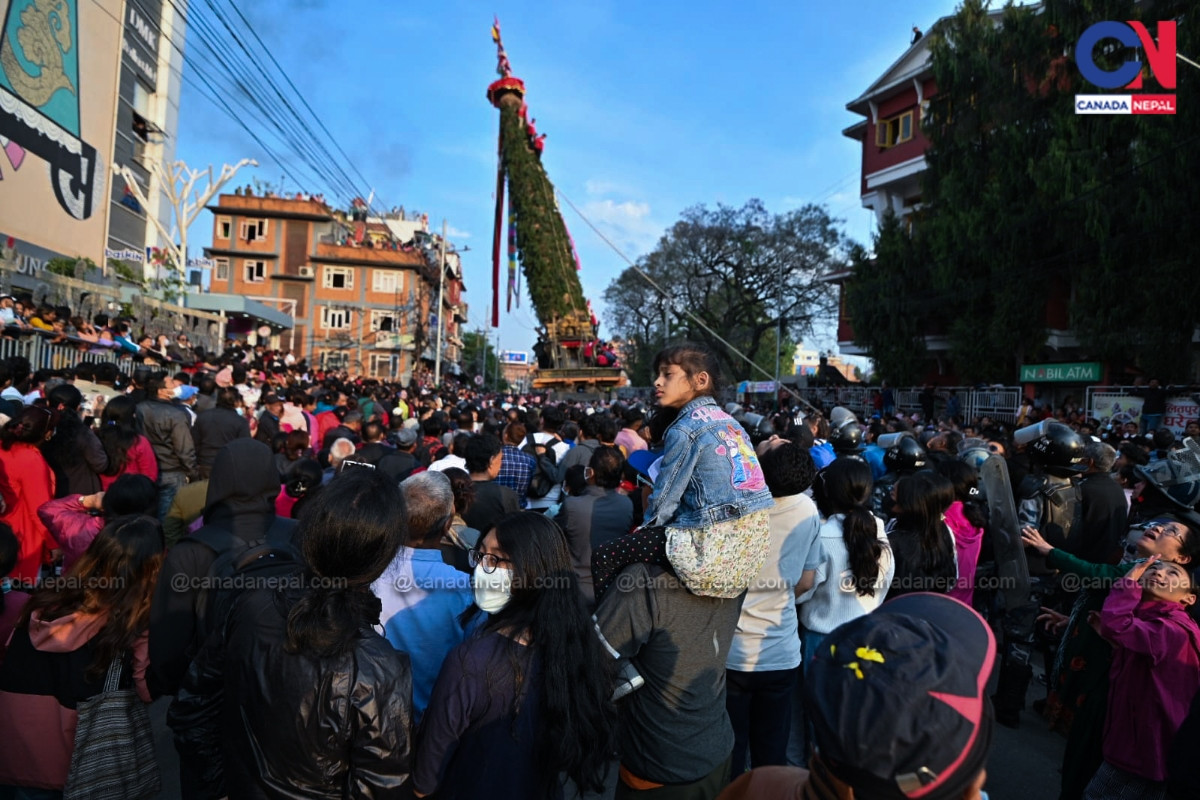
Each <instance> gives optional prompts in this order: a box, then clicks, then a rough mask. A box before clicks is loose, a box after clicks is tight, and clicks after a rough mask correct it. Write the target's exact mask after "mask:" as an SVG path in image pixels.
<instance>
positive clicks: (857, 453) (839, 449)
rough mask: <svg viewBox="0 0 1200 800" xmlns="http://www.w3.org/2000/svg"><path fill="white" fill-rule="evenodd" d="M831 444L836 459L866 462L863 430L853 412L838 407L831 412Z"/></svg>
mask: <svg viewBox="0 0 1200 800" xmlns="http://www.w3.org/2000/svg"><path fill="white" fill-rule="evenodd" d="M829 427H830V431H829V444H830V445H831V446H832V447H833V453H834V457H835V459H836V458H856V459H858V460H859V461H865V459H864V458H863V457H862V455H861V453H862V450H863V428H862V425H860V424H859V423H858V418H857V417H855V416H854V414H853V412H851V411H849V410H847V409H845V408H842V407H841V406H838V407H837V408H835V409H833V411H831V412H829Z"/></svg>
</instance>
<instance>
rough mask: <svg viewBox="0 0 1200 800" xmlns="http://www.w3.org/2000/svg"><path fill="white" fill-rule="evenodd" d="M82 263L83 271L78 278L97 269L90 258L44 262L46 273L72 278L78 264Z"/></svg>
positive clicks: (55, 259)
mask: <svg viewBox="0 0 1200 800" xmlns="http://www.w3.org/2000/svg"><path fill="white" fill-rule="evenodd" d="M81 261H82V262H83V271H82V273H81V275H80V276H79V277H83V276H85V275H87V273H88V272H89V271H90V270H95V269H97V267H96V262H95V261H92V260H91V259H90V258H82V257H81V258H52V259H50V260H49V261H47V262H46V271H47V272H49V273H51V274H53V275H62V276H63V277H66V278H74V277H76V275H75V270H76V268H77V267H78V266H79V262H81Z"/></svg>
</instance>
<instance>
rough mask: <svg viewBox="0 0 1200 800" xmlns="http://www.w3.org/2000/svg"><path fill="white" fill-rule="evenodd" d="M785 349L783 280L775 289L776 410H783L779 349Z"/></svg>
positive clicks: (774, 388)
mask: <svg viewBox="0 0 1200 800" xmlns="http://www.w3.org/2000/svg"><path fill="white" fill-rule="evenodd" d="M781 347H783V280H782V279H780V281H779V284H778V285H777V286H776V288H775V386H774V387H773V390H774V392H775V410H776V411H779V410H780V409H781V408H782V405H783V403H782V401H781V400H780V398H779V348H781Z"/></svg>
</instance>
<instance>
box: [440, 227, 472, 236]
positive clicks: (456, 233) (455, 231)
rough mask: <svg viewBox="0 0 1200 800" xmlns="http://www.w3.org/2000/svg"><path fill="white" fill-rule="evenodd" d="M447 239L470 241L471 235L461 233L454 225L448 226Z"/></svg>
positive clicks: (465, 232)
mask: <svg viewBox="0 0 1200 800" xmlns="http://www.w3.org/2000/svg"><path fill="white" fill-rule="evenodd" d="M446 238H448V239H470V238H471V234H470V233H468V232H467V231H460V230H459V229H458V228H456V227H454V226H453V225H447V226H446Z"/></svg>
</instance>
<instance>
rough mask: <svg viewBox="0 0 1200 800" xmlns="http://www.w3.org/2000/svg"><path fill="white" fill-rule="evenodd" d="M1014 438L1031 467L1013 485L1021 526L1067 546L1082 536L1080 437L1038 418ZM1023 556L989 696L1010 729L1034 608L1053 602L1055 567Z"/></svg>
mask: <svg viewBox="0 0 1200 800" xmlns="http://www.w3.org/2000/svg"><path fill="white" fill-rule="evenodd" d="M1013 441H1014V442H1015V443H1016V444H1018V445H1025V448H1026V452H1027V453H1028V455H1029V459H1030V463H1031V464H1032V466H1033V471H1032V472H1031V473H1030V474H1028V475H1026V476H1025V478H1024V479H1023V480H1022V481H1021V483H1020V485H1019V486H1018V487H1017V498H1018V506H1017V513H1018V517H1019V523H1020V525H1021V526H1025V525H1030V526H1033V527H1035V528H1037V529H1038V530H1039V531H1041V532H1042V536H1043V537H1045V539H1046V541H1048V542H1051V543H1053V545H1054V546H1055V547H1059V548H1063V549H1066V550H1070V544H1071V543H1072V541H1071V537H1072V534H1074V535H1075V536H1079V535H1081V534H1080V531H1079V528H1080V527H1081V526H1080V525H1079V520H1080V518H1081V517H1082V513H1083V507H1082V502H1081V495H1080V491H1079V488H1078V486H1077V485H1076V483H1075V480H1074V479H1075V477H1076V476H1078V475H1079V474H1081V473H1082V472H1083V470H1084V469H1086V467H1087V462H1086V460H1085V459H1084V455H1083V451H1084V442H1083V437H1081V436H1080V435H1079V434H1078V433H1076V432H1075V431H1073V430H1071V429H1070V428H1069V427H1067V426H1066V425H1063V424H1062V423H1060V422H1053V421H1051V420H1043V421H1042V422H1039V423H1037V424H1034V425H1028V426H1026V427H1024V428H1021V429H1019V430H1017V431H1016V432H1015V433H1014V434H1013ZM1024 556H1025V559H1026V561H1027V564H1028V572H1029V592H1028V595H1027V597H1026V598H1025V602H1024V604H1022V605H1017V606H1015V607H1009V608H1007V609H1006V610H1005V613H1004V616H1003V619H1002V625H1001V628H1002V633H1003V638H1004V644H1003V649H1002V653H1001V660H1000V679H999V682H998V684H997V687H996V694H995V695H994V696H993V698H992V701H993V708H994V709H995V713H996V721H997V722H999V723H1000V724H1001V725H1005V726H1007V727H1011V728H1015V727H1017V726H1018V724H1019V720H1020V712H1021V709H1023V708H1024V707H1025V693H1026V692H1027V691H1028V689H1029V683H1030V681H1031V680H1032V679H1033V664H1032V656H1033V652H1034V650H1035V649H1036V646H1037V631H1036V619H1037V615H1038V609H1039V608H1041V607H1042V606H1043V605H1048V604H1053V603H1054V602H1055V601H1054V600H1053V599H1051V598H1053V596H1054V595H1055V594H1056V592H1057V589H1058V581H1057V578H1056V577H1055V575H1054V571H1053V570H1051V569H1050V568H1049V567H1047V566H1046V560H1045V558H1044V557H1043V556H1040V555H1038V554H1037V553H1036V552H1034V551H1032V550H1030V549H1026V550H1025V551H1024ZM1047 663H1049V661H1047Z"/></svg>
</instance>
